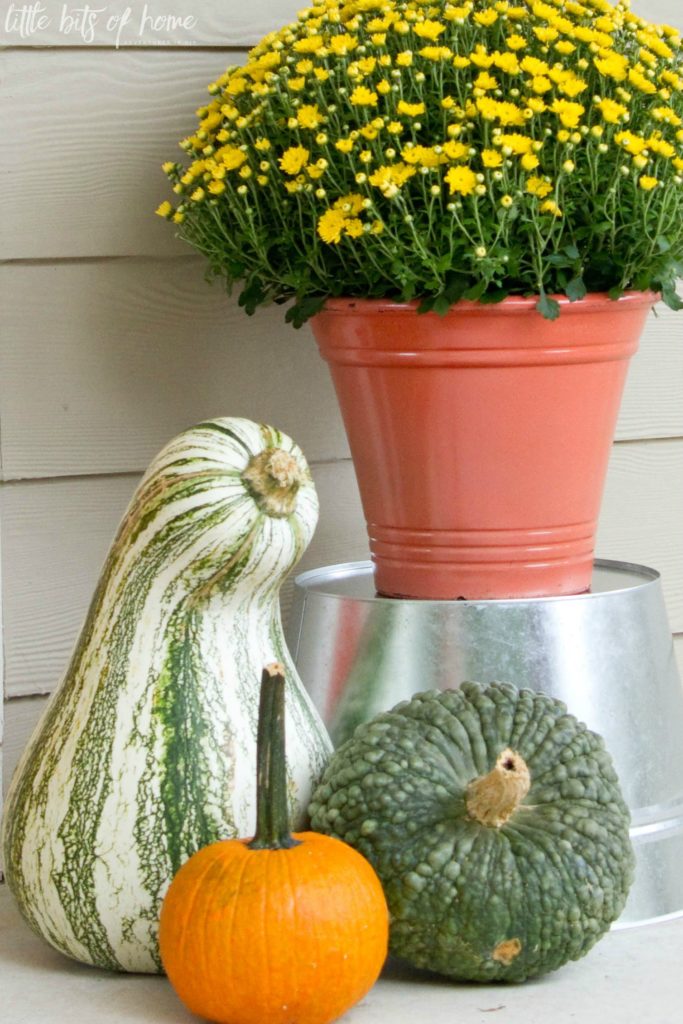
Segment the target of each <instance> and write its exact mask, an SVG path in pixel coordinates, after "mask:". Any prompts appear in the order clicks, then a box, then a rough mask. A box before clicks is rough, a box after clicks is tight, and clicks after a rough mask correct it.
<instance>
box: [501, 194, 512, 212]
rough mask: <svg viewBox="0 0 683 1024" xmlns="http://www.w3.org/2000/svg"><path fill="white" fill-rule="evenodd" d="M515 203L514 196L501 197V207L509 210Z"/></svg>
mask: <svg viewBox="0 0 683 1024" xmlns="http://www.w3.org/2000/svg"><path fill="white" fill-rule="evenodd" d="M513 202H514V200H513V198H512V196H507V195H505V196H502V197H501V200H500V205H501V206H504V207H505V209H509V207H511V206H512V204H513Z"/></svg>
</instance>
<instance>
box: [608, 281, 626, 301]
mask: <svg viewBox="0 0 683 1024" xmlns="http://www.w3.org/2000/svg"><path fill="white" fill-rule="evenodd" d="M625 291H626V289H625V288H624V287H623V286H622V285H620V284H617V285H615V286H614V288H610V290H609V291H608V292H607V294H608V296H609V298H610V299H614V300H616V299H620V298H621V296H622V295H623V294H624V292H625Z"/></svg>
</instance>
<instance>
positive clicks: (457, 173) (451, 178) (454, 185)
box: [444, 167, 477, 196]
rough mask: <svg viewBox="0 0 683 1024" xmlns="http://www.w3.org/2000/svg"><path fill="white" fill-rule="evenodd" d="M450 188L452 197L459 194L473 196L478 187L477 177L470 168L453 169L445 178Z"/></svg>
mask: <svg viewBox="0 0 683 1024" xmlns="http://www.w3.org/2000/svg"><path fill="white" fill-rule="evenodd" d="M444 180H445V182H446V184H447V185H448V187H449V188H450V192H451V195H453V194H454V193H456V192H457V193H458V194H459V195H462V196H471V195H472V193H473V192H474V190H475V188H476V187H477V176H476V174H475V173H474V171H473V170H472V169H471V168H469V167H451V168H450V169H449V170H448V171H447V172H446V175H445V178H444Z"/></svg>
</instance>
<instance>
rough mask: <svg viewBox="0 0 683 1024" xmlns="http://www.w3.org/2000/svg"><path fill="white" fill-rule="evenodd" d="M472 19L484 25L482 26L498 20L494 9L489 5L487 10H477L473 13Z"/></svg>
mask: <svg viewBox="0 0 683 1024" xmlns="http://www.w3.org/2000/svg"><path fill="white" fill-rule="evenodd" d="M474 20H475V21H476V22H477V23H478V24H479V25H484V27H488V26H489V25H493V24H495V22H496V21H498V14H497V12H496V11H494V10H493V8H492V7H489V8H488V10H485V11H477V13H476V14H475V15H474Z"/></svg>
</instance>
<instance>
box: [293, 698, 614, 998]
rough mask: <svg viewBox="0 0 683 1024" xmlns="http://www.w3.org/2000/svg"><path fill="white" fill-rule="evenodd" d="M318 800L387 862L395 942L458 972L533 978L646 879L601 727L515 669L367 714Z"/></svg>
mask: <svg viewBox="0 0 683 1024" xmlns="http://www.w3.org/2000/svg"><path fill="white" fill-rule="evenodd" d="M310 813H311V821H312V827H313V828H314V829H316V830H317V831H321V832H326V833H328V834H329V835H332V836H336V837H337V838H339V839H342V840H344V841H345V842H347V843H349V844H350V845H351V846H355V847H356V849H358V850H359V852H360V853H362V854H364V856H366V857H367V858H368V860H369V861H370V863H371V864H372V865H373V867H374V868H375V870H376V871H377V874H378V875H379V878H380V880H381V882H382V885H383V888H384V892H385V895H386V897H387V902H388V905H389V910H390V915H391V933H390V951H391V952H392V953H393V954H395V955H396V956H398V957H401V958H402V959H404V960H407V961H408V962H409V963H411V964H413V965H414V966H416V967H420V968H426V969H429V970H431V971H437V972H439V973H441V974H445V975H449V976H452V977H454V978H461V979H468V980H472V981H483V982H488V981H515V982H516V981H523V980H525V979H527V978H531V977H534V976H537V975H541V974H544V973H546V972H547V971H551V970H554V969H555V968H558V967H560V966H561V965H562V964H564V963H565V962H566V961H568V960H576V959H578V958H579V957H581V956H583V955H584V954H585V953H587V952H588V950H589V949H590V948H591V947H592V946H593V944H594V943H595V942H596V941H597V940H598V939H599V938H600V936H601V935H602V934H603V933H604V932H605V931H606V930H607V929H608V928H609V926H610V925H611V924H612V922H613V921H614V920H615V919H616V918H617V917H618V916H619V914H620V913H621V910H622V908H623V906H624V903H625V901H626V897H627V894H628V890H629V886H630V883H631V880H632V875H633V869H634V857H633V852H632V848H631V844H630V841H629V812H628V809H627V807H626V804H625V803H624V800H623V798H622V796H621V792H620V789H619V784H618V780H617V777H616V774H615V772H614V768H613V766H612V761H611V758H610V756H609V754H608V752H607V751H606V749H605V746H604V744H603V741H602V739H601V738H600V737H599V736H598V735H596V734H595V733H593V732H591V731H590V730H588V729H587V728H586V726H585V725H583V724H582V723H581V722H579V721H578V720H577V719H576V718H574V717H573V716H572V715H570V714H568V713H567V709H566V707H565V706H564V704H562V703H561V702H560V701H557V700H555V699H553V698H551V697H548V696H545V695H543V694H539V693H536V692H533V691H531V690H526V689H521V690H517V689H515V688H514V687H513V686H510V685H506V684H502V683H492V684H490V685H489V686H487V687H482V686H480V685H478V684H475V683H464V684H463V685H462V686H461V687H460V688H459V689H458V690H447V691H444V692H438V691H430V692H427V693H423V694H418V695H417V696H415V697H413V699H412V700H410V701H406V702H404V703H401V704H398V705H397V706H396V707H395V708H394V709H393V710H392V711H389V712H386V713H385V714H381V715H378V716H377V717H376V718H374V719H372V721H370V722H368V723H366V724H365V725H361V726H359V727H358V728H357V729H356V731H355V733H354V735H353V737H351V739H349V740H347V742H346V743H344V744H343V745H342V746H341V747H340V748H339V749H338V750H337V751H336V753H335V754H334V755H333V757H332V758H331V760H330V762H329V764H328V766H327V768H326V770H325V772H324V775H323V778H322V781H321V783H320V785H319V786H318V788H317V789H316V791H315V793H314V795H313V799H312V802H311V805H310Z"/></svg>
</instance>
